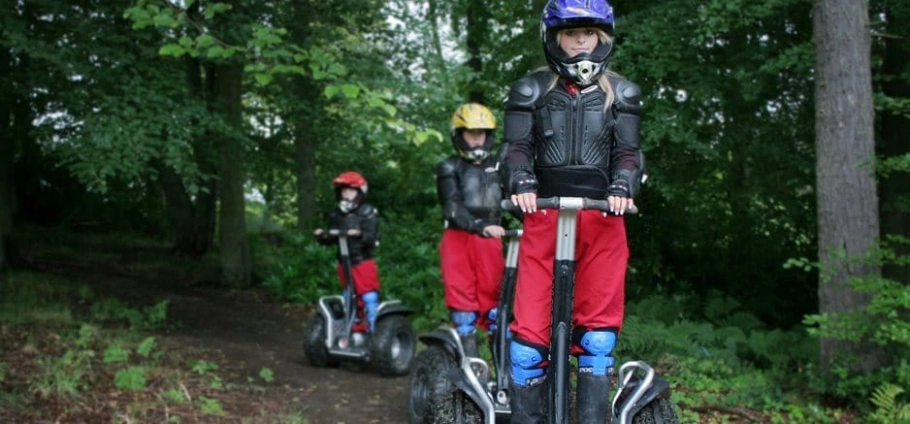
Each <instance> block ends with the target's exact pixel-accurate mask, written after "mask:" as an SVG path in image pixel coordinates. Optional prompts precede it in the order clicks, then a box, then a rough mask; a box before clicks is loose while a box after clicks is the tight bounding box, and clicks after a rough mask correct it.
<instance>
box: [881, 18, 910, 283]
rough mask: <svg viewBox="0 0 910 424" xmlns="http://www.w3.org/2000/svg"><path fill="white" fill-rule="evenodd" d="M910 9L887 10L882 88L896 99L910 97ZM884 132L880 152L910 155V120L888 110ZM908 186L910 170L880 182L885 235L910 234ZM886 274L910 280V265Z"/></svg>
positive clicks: (909, 251) (890, 267) (904, 250)
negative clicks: (908, 76) (909, 140)
mask: <svg viewBox="0 0 910 424" xmlns="http://www.w3.org/2000/svg"><path fill="white" fill-rule="evenodd" d="M906 9H910V8H908V7H903V8H901V7H894V8H892V9H889V10H886V11H885V16H886V18H887V25H888V27H887V29H886V33H888V34H890V35H891V36H890V37H887V38H885V53H884V56H885V57H884V62H883V64H882V73H883V75H882V77H883V78H882V79H883V83H882V91H884V93H885V95H886V96H888V97H892V98H903V99H908V98H910V82H908V81H907V79H906V78H905V77H904V76H903V75H906V72H907V71H908V68H910V59H908V58H910V46H908V41H907V40H908V39H910V30H908V25H910V10H906ZM879 119H880V121H879V122H880V125H881V127H880V128H881V130H880V131H881V132H880V138H879V144H878V152H879V154H880V155H881V156H884V157H886V158H888V157H896V156H900V155H906V154H910V143H908V142H907V134H910V119H908V118H907V116H905V115H901V114H900V113H896V112H895V111H892V110H884V111H882V114H881V116H880V118H879ZM907 187H910V173H908V172H891V173H890V174H889V175H888V176H887V177H885V178H883V179H882V180H881V182H880V183H879V196H881V204H882V210H881V220H882V222H881V223H882V229H881V230H882V235H883V236H885V235H889V234H891V235H900V236H904V237H910V210H907V208H906V206H905V207H903V208H902V207H901V206H900V205H907V204H908V203H907V202H908V200H910V195H908V192H907ZM897 248H898V253H899V254H902V255H910V248H908V246H904V245H900V246H897ZM882 274H883V275H884V277H886V278H889V279H891V280H894V281H902V282H905V283H906V282H910V267H908V266H898V265H894V264H884V267H883V268H882Z"/></svg>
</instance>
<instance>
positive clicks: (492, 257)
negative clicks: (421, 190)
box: [436, 103, 505, 356]
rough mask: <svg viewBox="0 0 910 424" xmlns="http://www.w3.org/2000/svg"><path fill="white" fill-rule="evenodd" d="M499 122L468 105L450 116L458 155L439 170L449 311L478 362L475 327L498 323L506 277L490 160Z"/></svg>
mask: <svg viewBox="0 0 910 424" xmlns="http://www.w3.org/2000/svg"><path fill="white" fill-rule="evenodd" d="M495 129H496V118H494V117H493V113H492V112H491V111H490V109H488V108H487V107H486V106H483V105H481V104H479V103H467V104H464V105H461V106H459V107H458V109H456V110H455V113H454V114H453V115H452V127H451V130H452V132H451V137H452V145H453V146H454V147H455V150H456V151H457V152H458V154H457V155H451V156H449V157H448V158H446V159H444V160H443V161H441V162H439V164H438V165H437V166H436V192H437V194H438V195H439V203H440V205H441V206H442V213H443V219H444V221H445V230H444V232H443V235H442V241H441V242H440V245H439V255H440V267H441V271H442V272H441V273H442V281H443V285H444V287H445V301H446V307H447V308H448V309H449V310H450V311H451V313H452V325H453V326H454V327H455V329H456V331H457V332H458V335H459V336H460V337H461V340H462V344H463V345H464V346H465V351H466V353H467V354H468V355H471V356H479V355H478V351H477V339H476V336H475V331H476V326H477V325H480V326H481V327H482V328H484V329H486V330H492V329H493V328H491V327H492V326H493V324H494V323H495V320H496V313H497V308H496V306H497V305H498V303H499V291H500V286H501V280H502V273H503V269H504V267H505V264H504V260H503V257H502V241H501V237H502V236H503V235H504V234H505V229H503V227H502V226H501V225H500V219H501V214H500V206H499V202H500V200H501V199H502V190H501V187H500V183H499V173H498V164H497V160H496V158H494V157H492V156H491V155H490V150H491V148H492V146H493V140H494V131H495Z"/></svg>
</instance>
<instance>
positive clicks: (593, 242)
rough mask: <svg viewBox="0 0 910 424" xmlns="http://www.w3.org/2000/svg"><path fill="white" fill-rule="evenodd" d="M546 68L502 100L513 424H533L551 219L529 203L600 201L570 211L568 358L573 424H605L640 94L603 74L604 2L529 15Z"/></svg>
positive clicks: (564, 2)
mask: <svg viewBox="0 0 910 424" xmlns="http://www.w3.org/2000/svg"><path fill="white" fill-rule="evenodd" d="M541 38H542V40H541V41H542V43H543V49H544V55H545V57H546V59H547V63H548V65H549V66H548V69H543V70H539V71H536V72H533V73H531V74H530V75H528V76H526V77H524V78H522V79H520V80H518V81H517V82H515V83H514V84H513V85H512V87H511V91H510V93H509V97H508V100H507V101H506V110H505V124H504V127H505V129H504V133H505V134H504V135H505V141H506V143H508V144H509V146H510V147H509V151H508V156H507V159H506V162H507V169H509V170H510V172H511V176H510V182H509V186H510V187H509V188H510V192H511V194H512V195H511V198H512V202H513V203H515V204H516V205H518V206H519V207H520V208H521V209H522V210H523V211H524V212H525V213H524V220H523V229H524V233H523V235H522V239H521V249H520V251H519V261H518V281H517V287H516V290H515V304H514V321H513V322H512V324H511V326H510V329H511V331H512V335H513V338H512V342H511V346H510V347H509V353H510V359H511V364H512V370H511V371H512V374H511V375H512V381H511V384H510V394H511V396H512V397H511V405H512V407H511V413H512V415H511V419H512V422H513V423H522V424H526V423H539V422H544V417H545V416H546V413H545V412H544V411H545V406H546V400H545V398H546V393H547V389H546V386H547V385H546V368H547V365H548V362H547V358H548V356H549V350H550V348H551V347H550V346H549V344H550V326H551V322H550V320H551V312H550V311H551V308H552V304H553V298H552V296H553V293H552V288H553V280H552V277H553V260H554V255H555V252H554V250H555V249H554V247H555V244H556V243H555V237H556V228H557V215H558V214H557V213H555V211H553V210H537V206H536V199H537V197H538V196H539V197H557V196H558V197H587V198H593V199H605V200H607V201H608V202H609V203H610V206H611V207H612V208H613V210H614V211H616V213H615V214H604V213H601V212H598V211H593V210H592V211H587V210H586V211H580V212H579V215H578V224H577V225H578V227H577V240H576V251H575V255H576V257H575V264H576V273H575V296H574V302H573V305H572V306H573V309H572V311H573V313H572V325H573V332H572V333H573V334H572V342H573V343H572V354H573V355H575V356H577V357H578V375H577V380H576V396H575V399H576V402H577V403H576V414H577V419H578V423H582V424H586V423H598V424H603V423H604V422H606V421H607V415H608V411H609V392H610V381H611V375H612V373H613V364H614V358H613V350H614V348H615V345H616V340H617V337H618V335H619V331H620V328H621V326H622V321H623V302H624V294H625V275H626V265H627V262H628V257H629V247H628V243H627V241H626V228H625V223H624V221H623V216H622V213H623V212H624V211H625V210H626V208H628V207H629V206H631V205H632V199H633V197H634V196H635V195H636V194H637V192H638V188H639V185H640V183H641V179H642V173H643V170H644V162H643V156H642V153H641V148H640V145H639V140H640V138H641V136H640V111H641V102H640V97H641V90H640V89H639V87H638V86H637V85H635V84H634V83H632V82H630V81H629V80H627V79H625V78H623V77H621V76H619V75H617V74H615V73H613V72H611V71H609V70H608V69H607V67H608V64H609V62H610V57H611V55H612V53H613V47H614V44H613V8H612V7H611V6H610V5H609V4H608V3H607V1H606V0H584V1H583V0H549V1H548V2H547V5H546V7H545V8H544V12H543V16H542V17H541Z"/></svg>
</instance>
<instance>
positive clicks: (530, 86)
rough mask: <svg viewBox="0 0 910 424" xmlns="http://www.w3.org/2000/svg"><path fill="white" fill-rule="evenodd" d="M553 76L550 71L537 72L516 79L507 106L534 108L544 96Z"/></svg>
mask: <svg viewBox="0 0 910 424" xmlns="http://www.w3.org/2000/svg"><path fill="white" fill-rule="evenodd" d="M551 78H552V77H551V75H550V74H549V73H548V72H535V73H533V74H531V75H528V76H526V77H524V78H522V79H520V80H518V81H516V82H515V83H514V84H512V88H511V89H510V90H509V98H508V100H506V108H507V109H509V108H520V109H529V108H532V107H533V106H534V104H535V103H537V100H538V99H540V98H541V97H542V96H543V94H544V92H545V91H546V89H547V84H548V83H549V80H550V79H551Z"/></svg>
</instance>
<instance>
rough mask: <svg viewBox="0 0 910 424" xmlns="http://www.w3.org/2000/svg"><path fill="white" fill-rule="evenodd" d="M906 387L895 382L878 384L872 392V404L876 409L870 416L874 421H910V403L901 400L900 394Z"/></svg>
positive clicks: (883, 423) (883, 422)
mask: <svg viewBox="0 0 910 424" xmlns="http://www.w3.org/2000/svg"><path fill="white" fill-rule="evenodd" d="M901 393H904V389H902V388H900V387H898V386H895V385H893V384H883V385H880V386H878V388H876V389H875V391H874V392H873V393H872V399H871V401H872V404H873V405H875V407H876V410H875V412H873V413H872V415H871V416H870V417H869V419H870V420H871V422H874V423H882V424H885V423H902V422H910V403H907V402H899V401H898V396H900V394H901Z"/></svg>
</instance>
